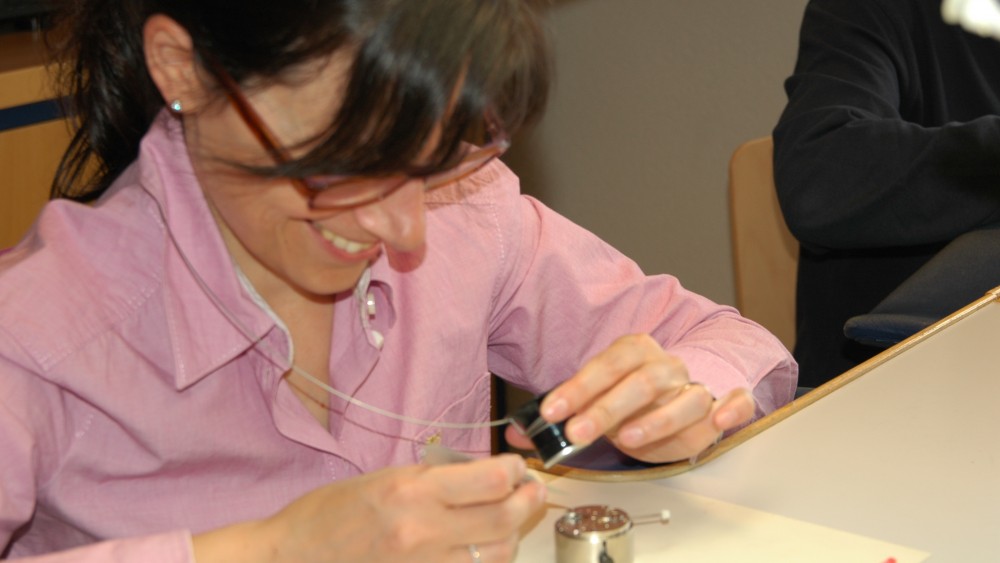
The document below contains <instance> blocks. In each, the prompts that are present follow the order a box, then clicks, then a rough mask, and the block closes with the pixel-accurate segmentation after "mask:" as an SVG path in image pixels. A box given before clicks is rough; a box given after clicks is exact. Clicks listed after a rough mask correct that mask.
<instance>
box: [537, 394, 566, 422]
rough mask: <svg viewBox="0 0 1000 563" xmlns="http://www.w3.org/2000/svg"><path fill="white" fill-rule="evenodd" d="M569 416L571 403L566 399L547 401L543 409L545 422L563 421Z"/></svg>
mask: <svg viewBox="0 0 1000 563" xmlns="http://www.w3.org/2000/svg"><path fill="white" fill-rule="evenodd" d="M567 414H569V403H567V402H566V399H562V398H557V399H555V400H552V401H547V402H546V403H545V405H544V406H543V407H542V417H543V418H545V420H562V419H563V418H564V417H565V416H566V415H567Z"/></svg>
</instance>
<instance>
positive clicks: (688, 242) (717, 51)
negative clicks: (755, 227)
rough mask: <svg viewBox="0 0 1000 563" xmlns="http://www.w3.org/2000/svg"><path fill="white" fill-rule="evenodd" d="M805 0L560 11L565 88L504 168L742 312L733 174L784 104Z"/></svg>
mask: <svg viewBox="0 0 1000 563" xmlns="http://www.w3.org/2000/svg"><path fill="white" fill-rule="evenodd" d="M805 3H806V0H559V1H556V2H555V4H554V5H553V6H552V8H551V9H550V10H549V22H550V26H551V30H552V36H553V39H554V42H555V49H556V87H555V92H554V95H553V97H552V100H551V104H550V106H549V109H548V113H547V114H546V116H545V118H544V119H543V120H542V122H541V123H540V124H538V126H536V127H535V128H533V129H532V130H530V131H528V132H526V133H525V134H523V135H520V136H518V137H517V138H515V143H514V148H513V149H512V152H511V154H510V155H509V156H508V157H507V158H506V159H505V160H507V162H508V163H509V164H510V165H511V167H512V168H514V170H515V171H516V172H517V173H518V174H519V175H520V176H521V178H522V184H523V186H524V190H525V191H526V192H528V193H532V194H534V195H536V196H538V197H539V198H540V199H542V200H543V201H544V202H546V203H547V204H548V205H550V206H551V207H553V208H555V209H556V210H558V211H559V212H561V213H563V214H564V215H566V216H568V217H569V218H571V219H573V220H574V221H576V222H577V223H579V224H581V225H583V226H585V227H587V228H588V229H590V230H592V231H594V232H595V233H597V234H598V235H599V236H601V237H602V238H604V239H605V240H607V241H608V242H610V243H611V244H613V245H614V246H616V247H617V248H619V249H621V250H622V251H623V252H625V253H626V254H628V255H629V256H631V257H632V258H634V259H635V260H636V261H637V262H638V263H639V264H640V265H641V266H642V267H643V269H644V270H645V271H646V272H648V273H660V272H669V273H672V274H674V275H676V276H678V277H679V278H680V279H681V281H682V282H683V283H684V285H685V286H687V287H688V288H690V289H692V290H694V291H697V292H699V293H702V294H704V295H707V296H708V297H710V298H712V299H714V300H716V301H719V302H723V303H733V302H734V290H733V281H732V278H733V276H732V265H731V254H730V241H729V223H728V208H727V200H726V179H727V171H726V168H727V165H728V161H729V156H730V154H731V153H732V151H733V150H734V149H735V148H736V146H737V145H739V144H740V143H741V142H742V141H744V140H748V139H750V138H754V137H759V136H764V135H769V134H770V132H771V128H772V127H773V126H774V122H775V121H776V120H777V118H778V115H779V114H780V112H781V109H782V107H783V105H784V102H785V96H784V91H783V89H782V83H783V81H784V79H785V77H787V75H788V74H789V73H790V72H791V70H792V66H793V65H794V63H795V50H796V42H797V38H798V27H799V22H800V20H801V17H802V11H803V9H804V7H805Z"/></svg>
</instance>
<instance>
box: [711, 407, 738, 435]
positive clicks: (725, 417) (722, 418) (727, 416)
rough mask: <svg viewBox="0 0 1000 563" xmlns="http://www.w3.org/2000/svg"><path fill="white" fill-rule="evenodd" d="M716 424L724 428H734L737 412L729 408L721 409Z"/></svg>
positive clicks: (716, 417)
mask: <svg viewBox="0 0 1000 563" xmlns="http://www.w3.org/2000/svg"><path fill="white" fill-rule="evenodd" d="M715 425H716V426H718V427H719V428H722V429H723V430H726V429H729V428H732V427H733V426H735V425H736V413H734V412H732V411H728V410H723V411H719V414H717V415H716V416H715Z"/></svg>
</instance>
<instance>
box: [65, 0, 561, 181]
mask: <svg viewBox="0 0 1000 563" xmlns="http://www.w3.org/2000/svg"><path fill="white" fill-rule="evenodd" d="M536 4H538V2H534V1H532V0H281V1H277V2H276V1H274V0H266V1H259V0H248V1H245V2H239V3H234V2H230V1H225V0H173V1H171V0H131V1H123V0H118V1H115V0H70V1H68V2H66V11H65V13H64V15H63V17H62V18H61V21H62V25H63V27H64V28H65V30H66V32H65V34H64V37H65V38H66V39H65V41H64V42H63V43H62V49H61V53H62V55H61V60H63V61H64V65H63V70H64V72H63V75H62V77H63V81H62V83H63V86H64V90H65V91H66V92H67V94H68V96H67V100H69V108H68V111H69V112H70V113H71V115H73V116H74V117H75V119H76V120H77V123H78V125H79V129H78V130H77V132H76V135H75V137H74V138H73V140H72V142H71V144H70V147H69V149H68V150H67V152H66V154H65V155H64V157H63V160H62V163H61V165H60V167H59V170H58V172H57V174H56V178H55V180H54V182H53V186H52V196H53V197H68V198H73V199H77V200H80V201H89V200H93V199H95V198H97V197H98V196H100V194H101V193H103V192H104V191H105V190H106V189H107V188H108V186H109V185H110V184H111V182H112V181H114V179H115V178H116V177H117V176H118V175H119V174H120V173H121V172H122V171H123V170H124V169H125V168H126V167H127V166H128V165H129V164H130V163H131V162H132V161H134V160H135V158H136V157H137V156H138V151H139V142H140V140H141V139H142V136H143V135H144V134H145V133H146V130H147V129H148V128H149V126H150V124H151V123H152V121H153V118H154V117H155V116H156V115H157V113H159V112H160V111H161V110H162V108H163V106H164V100H163V99H162V98H161V97H160V94H159V91H158V90H157V89H156V88H155V86H154V84H153V82H152V80H151V79H150V77H149V74H148V72H147V70H146V66H145V57H144V53H143V44H142V26H143V24H144V22H145V20H146V19H147V18H148V17H149V16H150V15H152V14H155V13H162V14H165V15H167V16H169V17H171V18H173V19H174V20H176V21H177V22H178V23H180V24H181V25H183V26H184V27H185V28H186V29H187V30H188V32H189V33H190V34H191V37H192V40H193V42H194V47H195V50H196V51H197V53H198V54H199V56H200V57H202V59H203V60H206V57H211V59H212V60H214V61H217V62H218V63H219V64H220V65H221V66H222V67H223V68H224V69H225V70H226V72H228V73H229V74H230V75H231V76H233V78H234V79H235V80H236V81H237V82H239V83H241V84H243V85H250V84H252V85H253V86H260V85H267V84H272V83H275V82H278V81H281V80H282V79H283V73H285V72H286V71H287V70H288V69H290V68H292V67H294V66H295V65H301V64H303V63H306V62H310V61H313V60H315V59H317V58H318V57H322V56H325V55H329V54H330V53H332V52H334V51H336V50H338V49H342V48H351V49H353V50H355V52H356V53H357V55H356V59H355V62H354V65H353V68H352V70H351V75H350V79H349V82H348V85H347V90H346V94H345V98H344V101H343V105H342V106H341V109H340V111H339V112H338V114H337V115H336V116H334V118H333V120H332V122H331V123H330V124H329V127H327V128H326V130H325V132H324V133H322V134H321V135H320V140H321V142H320V143H319V144H318V145H316V147H315V148H314V149H312V150H311V151H310V152H309V153H308V154H305V155H303V156H302V157H301V158H298V159H296V160H295V161H293V162H291V163H289V164H288V165H285V166H282V167H275V168H272V169H267V170H258V172H260V173H264V174H276V175H284V176H307V175H311V174H317V173H322V174H347V173H350V174H368V173H372V174H377V173H386V172H397V171H412V172H414V173H426V172H430V171H432V169H434V168H443V167H446V166H448V165H449V164H450V163H451V162H452V161H453V159H454V158H455V156H456V154H457V151H458V148H459V143H460V142H461V141H462V140H463V139H466V138H468V137H469V136H470V135H472V134H474V133H475V132H477V131H479V130H481V128H482V117H483V114H484V112H485V111H487V110H489V111H491V112H493V114H494V115H495V117H496V118H497V119H498V120H499V122H500V123H501V124H502V125H503V126H504V127H505V128H506V129H507V130H508V131H511V132H512V131H514V130H516V129H517V128H518V127H520V126H521V125H523V124H524V123H526V122H528V121H530V120H532V119H533V118H535V117H537V116H538V115H539V114H540V113H541V111H542V109H543V107H544V105H545V101H546V98H547V93H548V81H549V73H550V67H549V53H548V48H547V42H546V39H545V33H544V30H543V26H542V24H541V21H540V15H539V14H538V7H537V6H536ZM210 66H211V65H206V69H209V68H210ZM456 93H457V98H456ZM453 102H454V103H453ZM439 123H443V124H444V130H443V135H442V142H441V143H440V144H439V145H438V150H437V151H436V153H435V154H434V155H433V157H432V158H431V161H430V164H428V165H426V166H424V167H423V168H422V169H421V170H411V167H412V163H413V162H414V159H415V157H416V155H417V154H419V152H420V150H421V149H422V148H423V146H424V145H425V143H426V141H427V139H428V137H429V136H430V134H431V131H432V130H433V128H434V127H435V125H437V124H439Z"/></svg>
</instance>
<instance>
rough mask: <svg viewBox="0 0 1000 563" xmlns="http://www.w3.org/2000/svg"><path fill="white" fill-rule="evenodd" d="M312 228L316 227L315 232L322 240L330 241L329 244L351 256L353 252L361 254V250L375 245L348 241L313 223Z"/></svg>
mask: <svg viewBox="0 0 1000 563" xmlns="http://www.w3.org/2000/svg"><path fill="white" fill-rule="evenodd" d="M313 226H314V227H316V230H317V231H319V234H321V235H323V238H325V239H326V240H328V241H330V244H332V245H333V246H336V247H337V248H339V249H341V250H343V251H345V252H350V253H352V254H353V253H355V252H361V251H362V250H368V249H369V248H371V247H372V246H374V245H375V243H373V242H368V243H364V242H357V241H353V240H348V239H346V238H344V237H342V236H339V235H337V234H334V233H332V232H330V231H328V230H326V229H324V228H323V227H321V226H320V225H317V224H316V223H313Z"/></svg>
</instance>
